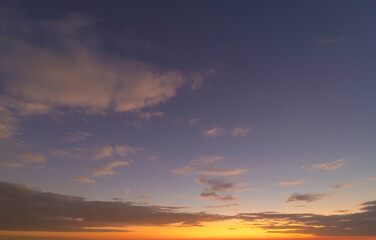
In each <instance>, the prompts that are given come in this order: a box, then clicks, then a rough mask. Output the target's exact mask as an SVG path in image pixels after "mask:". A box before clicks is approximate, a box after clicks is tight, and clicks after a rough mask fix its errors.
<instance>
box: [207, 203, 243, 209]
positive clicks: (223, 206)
mask: <svg viewBox="0 0 376 240" xmlns="http://www.w3.org/2000/svg"><path fill="white" fill-rule="evenodd" d="M238 206H240V204H238V203H232V204H225V205H216V206H205V207H204V208H228V207H238Z"/></svg>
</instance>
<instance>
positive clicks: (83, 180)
mask: <svg viewBox="0 0 376 240" xmlns="http://www.w3.org/2000/svg"><path fill="white" fill-rule="evenodd" d="M72 180H73V181H77V182H85V183H95V180H94V179H91V178H87V177H81V176H76V177H74V178H72Z"/></svg>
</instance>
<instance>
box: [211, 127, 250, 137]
mask: <svg viewBox="0 0 376 240" xmlns="http://www.w3.org/2000/svg"><path fill="white" fill-rule="evenodd" d="M252 131H253V129H252V128H250V127H242V126H241V125H240V124H238V126H237V127H235V128H234V129H233V130H228V129H226V128H219V127H213V128H211V129H208V130H205V131H204V134H205V135H206V136H208V137H212V138H215V137H220V136H224V135H228V134H229V135H231V136H232V137H238V136H243V137H244V136H246V135H248V134H250V133H251V132H252Z"/></svg>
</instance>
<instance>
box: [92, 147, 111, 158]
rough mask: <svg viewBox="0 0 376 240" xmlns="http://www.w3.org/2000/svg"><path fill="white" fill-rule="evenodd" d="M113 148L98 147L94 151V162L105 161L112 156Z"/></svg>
mask: <svg viewBox="0 0 376 240" xmlns="http://www.w3.org/2000/svg"><path fill="white" fill-rule="evenodd" d="M112 152H113V148H112V147H111V146H109V145H107V146H102V147H97V148H95V149H94V150H93V156H92V159H93V160H98V159H103V158H106V157H109V156H111V155H112Z"/></svg>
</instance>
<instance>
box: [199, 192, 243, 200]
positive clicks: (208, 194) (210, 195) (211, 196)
mask: <svg viewBox="0 0 376 240" xmlns="http://www.w3.org/2000/svg"><path fill="white" fill-rule="evenodd" d="M198 198H201V199H210V200H216V201H223V202H227V201H234V200H237V198H236V197H235V196H233V195H231V194H227V195H218V194H217V193H215V192H203V193H201V194H200V196H199V197H198Z"/></svg>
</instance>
